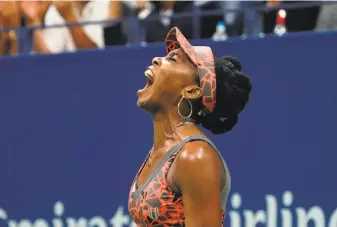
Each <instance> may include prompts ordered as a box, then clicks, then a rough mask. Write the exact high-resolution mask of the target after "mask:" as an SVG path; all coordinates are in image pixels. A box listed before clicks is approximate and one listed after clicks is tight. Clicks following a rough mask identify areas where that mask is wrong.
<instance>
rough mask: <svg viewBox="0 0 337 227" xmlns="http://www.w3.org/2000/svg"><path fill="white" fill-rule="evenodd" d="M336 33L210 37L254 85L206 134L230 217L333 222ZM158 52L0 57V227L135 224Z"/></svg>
mask: <svg viewBox="0 0 337 227" xmlns="http://www.w3.org/2000/svg"><path fill="white" fill-rule="evenodd" d="M336 40H337V33H330V34H316V35H310V34H298V35H294V36H289V37H284V38H276V37H266V38H264V39H256V40H255V39H249V40H245V41H240V40H234V41H230V42H227V43H209V44H210V45H211V46H212V48H213V49H214V51H215V53H216V54H217V55H234V56H237V57H238V58H239V59H240V60H241V61H242V63H243V66H244V71H245V72H246V73H247V74H249V75H250V76H251V77H252V80H253V85H254V87H253V94H252V99H251V102H250V104H249V105H248V106H247V109H246V110H245V111H244V112H243V113H242V115H241V118H240V122H239V124H238V126H237V127H236V128H235V129H234V130H233V131H232V132H231V133H229V134H228V135H223V136H217V137H213V136H211V137H212V139H214V142H215V143H216V144H217V145H218V147H219V148H220V149H221V151H222V153H223V156H224V157H225V159H226V160H227V162H228V165H229V168H230V170H231V172H232V177H233V188H232V194H231V197H230V198H229V201H228V215H227V218H226V223H227V225H226V226H232V227H241V226H242V227H244V226H245V227H249V226H254V219H256V220H260V221H261V222H262V223H264V224H258V225H257V226H268V227H276V226H282V227H291V225H288V224H287V221H289V222H292V223H293V225H292V226H293V227H295V226H299V227H304V226H307V225H306V219H307V218H309V219H310V217H311V216H312V217H313V219H314V221H311V224H310V223H309V225H308V226H318V227H323V226H327V227H336V226H337V209H336V208H337V177H336V174H337V149H336V148H337V139H336V134H337V121H336V116H337V107H336V99H337V89H336V88H337V45H336ZM200 43H202V42H200ZM162 55H164V48H163V46H162V45H152V46H149V47H148V48H145V49H144V48H121V47H116V48H111V49H108V50H105V51H89V52H83V53H78V54H64V55H54V56H34V57H16V58H11V59H7V58H4V59H1V60H0V227H2V226H7V225H9V226H10V227H16V226H20V227H30V226H34V227H45V226H50V227H68V226H69V227H75V226H76V225H75V224H76V223H77V224H81V223H82V222H83V223H86V222H87V223H88V226H95V227H107V226H132V224H131V221H130V219H129V218H128V216H127V206H126V204H127V198H128V192H129V186H130V184H131V182H132V180H133V177H134V175H135V174H136V172H137V170H138V168H139V166H140V164H141V162H142V161H143V159H144V158H145V155H146V153H147V152H148V150H149V149H150V148H151V145H152V125H151V118H150V116H149V115H147V114H146V113H144V112H143V111H141V110H139V109H138V108H137V107H136V100H137V95H136V91H137V90H138V89H139V88H141V87H143V86H144V84H145V78H144V76H143V71H144V69H145V67H146V66H148V65H149V64H150V63H151V59H152V58H153V57H154V56H162ZM123 214H124V216H123ZM6 215H7V217H6ZM53 220H54V221H53ZM315 222H316V224H317V223H318V225H312V224H313V223H315ZM123 223H124V224H123ZM319 224H321V225H319ZM77 226H81V225H77Z"/></svg>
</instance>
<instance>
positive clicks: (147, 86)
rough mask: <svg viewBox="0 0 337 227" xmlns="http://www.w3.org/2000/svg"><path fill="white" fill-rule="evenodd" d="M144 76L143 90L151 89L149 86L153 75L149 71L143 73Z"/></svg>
mask: <svg viewBox="0 0 337 227" xmlns="http://www.w3.org/2000/svg"><path fill="white" fill-rule="evenodd" d="M144 74H145V76H146V84H145V87H144V88H143V90H145V89H147V88H149V87H151V85H152V84H153V81H154V76H153V73H152V71H151V70H150V69H148V70H146V71H145V72H144Z"/></svg>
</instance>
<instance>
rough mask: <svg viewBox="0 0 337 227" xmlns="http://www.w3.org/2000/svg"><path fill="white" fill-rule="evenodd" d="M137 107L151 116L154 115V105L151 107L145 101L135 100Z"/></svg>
mask: <svg viewBox="0 0 337 227" xmlns="http://www.w3.org/2000/svg"><path fill="white" fill-rule="evenodd" d="M137 106H138V107H139V108H140V109H142V110H145V111H146V112H148V113H150V114H151V115H153V114H155V112H156V110H157V108H156V107H155V105H151V104H150V103H149V102H148V100H147V99H141V98H138V100H137Z"/></svg>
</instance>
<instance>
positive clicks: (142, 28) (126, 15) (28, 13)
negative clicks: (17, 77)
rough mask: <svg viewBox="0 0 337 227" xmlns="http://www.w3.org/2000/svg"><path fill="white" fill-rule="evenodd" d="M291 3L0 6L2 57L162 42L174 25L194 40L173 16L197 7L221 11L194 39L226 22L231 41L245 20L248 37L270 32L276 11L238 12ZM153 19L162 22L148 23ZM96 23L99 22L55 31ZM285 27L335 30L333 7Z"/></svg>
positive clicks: (294, 14)
mask: <svg viewBox="0 0 337 227" xmlns="http://www.w3.org/2000/svg"><path fill="white" fill-rule="evenodd" d="M293 3H296V2H282V1H277V0H269V1H249V2H248V1H247V2H245V1H209V0H206V1H145V0H134V1H131V0H128V1H123V0H120V1H116V0H114V1H112V0H100V1H0V29H2V30H1V31H0V55H1V56H5V55H16V54H32V53H60V52H71V51H76V50H80V49H92V48H104V47H106V46H111V45H123V44H126V43H140V42H147V43H149V42H157V41H163V39H164V37H165V34H166V33H167V32H168V30H169V29H170V28H171V27H173V26H178V27H179V28H180V30H182V32H183V33H184V34H185V35H186V36H187V37H188V38H193V37H194V36H193V34H194V33H193V32H194V30H193V24H194V23H195V18H193V17H191V16H184V17H179V18H175V17H172V15H174V14H176V13H184V12H185V13H188V12H194V11H193V10H195V9H196V8H198V10H200V11H208V10H216V9H221V10H222V11H221V12H223V13H221V14H219V15H212V16H201V17H200V20H199V21H200V26H199V30H198V31H199V37H198V38H202V39H203V38H210V37H212V35H213V34H214V32H215V28H216V24H217V23H218V22H219V21H223V22H224V23H225V25H226V28H227V34H228V35H229V36H237V35H242V34H244V33H245V32H246V31H245V29H244V23H246V22H247V20H248V21H249V20H251V21H250V22H252V27H253V31H252V32H251V33H253V34H257V33H261V32H262V33H271V32H273V29H274V27H275V21H276V10H272V8H271V10H268V11H267V12H263V11H254V16H253V17H250V18H248V19H247V18H245V16H244V15H245V14H244V13H242V11H243V10H246V9H250V8H254V7H259V6H267V7H273V6H277V5H279V4H293ZM228 10H232V11H228ZM233 10H234V11H233ZM235 10H237V11H235ZM226 11H228V12H226ZM239 11H241V12H239ZM155 15H157V16H163V17H161V18H159V19H155V20H153V19H151V18H153V16H155ZM97 21H103V22H100V23H94V24H85V25H77V26H74V25H73V26H70V27H65V26H56V25H62V24H65V23H66V24H76V23H81V22H97ZM50 26H54V27H50ZM55 26H56V27H55ZM286 26H287V30H288V31H289V32H293V31H310V30H326V29H336V28H337V3H336V4H329V5H323V6H315V7H309V8H302V9H291V10H287V18H286ZM14 28H20V29H14ZM27 28H29V29H27Z"/></svg>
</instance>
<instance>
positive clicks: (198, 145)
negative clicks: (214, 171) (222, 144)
mask: <svg viewBox="0 0 337 227" xmlns="http://www.w3.org/2000/svg"><path fill="white" fill-rule="evenodd" d="M176 162H177V164H179V165H182V166H184V165H188V166H192V167H193V166H194V167H196V166H199V165H202V166H204V165H206V164H207V165H215V166H218V165H219V166H220V167H221V166H222V163H221V159H220V158H219V155H218V154H217V152H216V151H215V150H214V148H213V147H212V146H211V145H209V144H208V143H206V142H204V141H195V142H192V143H187V144H185V146H184V147H183V148H182V150H181V151H180V152H179V154H178V156H177V160H176Z"/></svg>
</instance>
